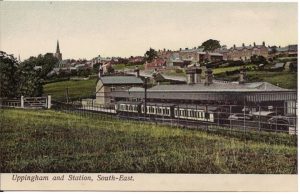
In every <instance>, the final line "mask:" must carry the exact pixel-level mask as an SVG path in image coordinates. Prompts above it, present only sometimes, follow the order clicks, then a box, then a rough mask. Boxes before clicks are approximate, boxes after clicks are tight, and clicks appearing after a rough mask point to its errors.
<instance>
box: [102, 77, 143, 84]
mask: <svg viewBox="0 0 300 194" xmlns="http://www.w3.org/2000/svg"><path fill="white" fill-rule="evenodd" d="M100 80H101V81H102V83H103V84H112V85H118V84H119V85H123V84H143V81H142V79H141V78H138V77H135V76H103V77H100Z"/></svg>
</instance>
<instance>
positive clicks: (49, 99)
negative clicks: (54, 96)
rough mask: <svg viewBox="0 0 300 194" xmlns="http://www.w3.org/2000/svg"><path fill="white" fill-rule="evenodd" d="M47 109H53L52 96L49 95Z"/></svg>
mask: <svg viewBox="0 0 300 194" xmlns="http://www.w3.org/2000/svg"><path fill="white" fill-rule="evenodd" d="M47 108H48V109H50V108H51V96H50V95H48V98H47Z"/></svg>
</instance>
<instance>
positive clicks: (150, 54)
mask: <svg viewBox="0 0 300 194" xmlns="http://www.w3.org/2000/svg"><path fill="white" fill-rule="evenodd" d="M155 57H157V51H156V50H154V49H153V48H150V49H149V50H148V51H147V52H146V53H145V58H146V60H147V61H148V62H151V61H153V59H154V58H155Z"/></svg>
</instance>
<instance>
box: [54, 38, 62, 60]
mask: <svg viewBox="0 0 300 194" xmlns="http://www.w3.org/2000/svg"><path fill="white" fill-rule="evenodd" d="M54 56H55V57H56V58H57V59H58V60H59V61H61V60H62V54H61V53H60V50H59V42H58V40H57V46H56V53H55V54H54Z"/></svg>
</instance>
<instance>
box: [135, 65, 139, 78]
mask: <svg viewBox="0 0 300 194" xmlns="http://www.w3.org/2000/svg"><path fill="white" fill-rule="evenodd" d="M134 72H135V73H136V74H135V76H136V77H140V69H139V68H138V66H135V69H134Z"/></svg>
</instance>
